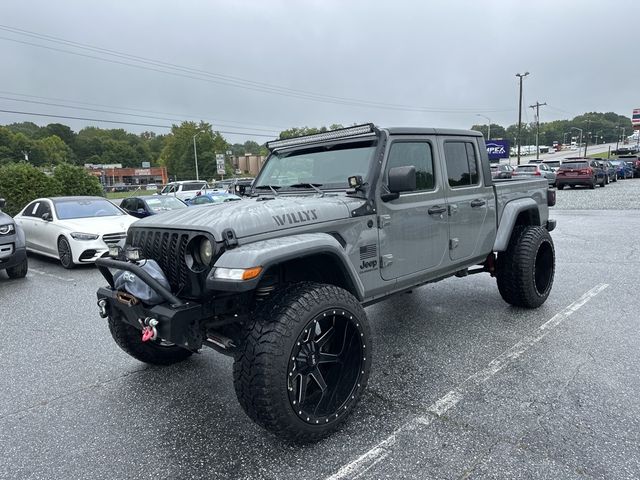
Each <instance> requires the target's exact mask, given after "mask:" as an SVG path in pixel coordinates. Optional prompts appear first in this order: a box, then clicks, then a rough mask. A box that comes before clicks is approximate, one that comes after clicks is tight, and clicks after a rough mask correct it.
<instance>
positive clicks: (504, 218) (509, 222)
mask: <svg viewBox="0 0 640 480" xmlns="http://www.w3.org/2000/svg"><path fill="white" fill-rule="evenodd" d="M530 210H534V211H535V213H536V216H537V217H538V225H540V220H539V219H540V210H539V208H538V204H537V203H536V201H535V200H534V199H533V198H518V199H516V200H512V201H511V202H509V203H507V204H506V205H505V206H504V209H503V210H502V215H501V217H500V222H499V224H498V231H497V233H496V240H495V242H494V244H493V251H494V252H504V251H505V250H506V249H507V247H508V246H509V240H510V239H511V233H513V228H514V227H515V225H516V220H517V219H518V216H519V215H520V214H521V213H522V212H527V211H530Z"/></svg>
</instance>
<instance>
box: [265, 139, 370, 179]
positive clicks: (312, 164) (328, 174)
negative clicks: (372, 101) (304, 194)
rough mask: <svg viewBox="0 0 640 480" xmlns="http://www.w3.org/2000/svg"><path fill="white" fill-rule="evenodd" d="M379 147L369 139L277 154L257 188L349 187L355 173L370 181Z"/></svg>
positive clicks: (272, 158) (266, 165)
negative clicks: (372, 166) (370, 170)
mask: <svg viewBox="0 0 640 480" xmlns="http://www.w3.org/2000/svg"><path fill="white" fill-rule="evenodd" d="M375 148H376V142H375V141H367V142H358V143H347V144H338V145H332V146H323V147H315V148H308V149H305V150H295V151H292V152H283V153H274V154H272V155H271V156H270V157H269V160H268V161H267V163H266V164H265V166H264V168H263V169H262V172H261V173H260V177H259V178H258V180H256V182H255V184H254V188H256V187H260V186H266V185H271V186H276V187H283V188H286V187H289V186H291V185H296V184H309V183H313V184H316V185H321V186H322V187H324V188H348V187H349V185H348V182H347V179H348V178H349V177H352V176H354V175H360V176H362V178H363V179H364V180H365V182H366V180H367V179H366V177H367V174H368V172H369V164H370V162H371V159H372V157H373V153H374V151H375Z"/></svg>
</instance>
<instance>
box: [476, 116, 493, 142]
mask: <svg viewBox="0 0 640 480" xmlns="http://www.w3.org/2000/svg"><path fill="white" fill-rule="evenodd" d="M476 115H477V116H478V117H483V118H486V119H487V120H488V121H489V127H488V129H487V140H491V119H490V118H489V117H487V116H486V115H482V114H481V113H476Z"/></svg>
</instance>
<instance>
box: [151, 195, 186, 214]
mask: <svg viewBox="0 0 640 480" xmlns="http://www.w3.org/2000/svg"><path fill="white" fill-rule="evenodd" d="M146 202H147V206H148V207H149V209H151V210H153V211H154V212H160V211H162V210H175V209H177V208H187V206H186V205H185V204H184V202H181V201H180V200H178V199H177V198H176V197H161V196H155V195H154V196H153V197H149V198H147V199H146Z"/></svg>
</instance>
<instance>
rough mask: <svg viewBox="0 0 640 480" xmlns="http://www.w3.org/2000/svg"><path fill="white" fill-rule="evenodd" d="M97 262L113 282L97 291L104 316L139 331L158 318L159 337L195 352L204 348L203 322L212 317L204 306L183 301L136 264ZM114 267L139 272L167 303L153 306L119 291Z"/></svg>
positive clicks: (101, 312)
mask: <svg viewBox="0 0 640 480" xmlns="http://www.w3.org/2000/svg"><path fill="white" fill-rule="evenodd" d="M96 265H97V266H98V269H99V270H100V273H102V275H103V276H104V278H105V279H106V280H107V282H108V283H109V286H108V287H101V288H99V289H98V292H97V297H98V307H99V309H100V315H101V316H103V317H112V318H116V319H119V320H121V321H123V322H125V323H128V324H129V325H132V326H133V327H136V328H138V329H139V330H142V329H143V327H145V326H148V325H149V322H150V320H152V319H154V320H156V321H157V324H156V326H155V328H156V330H157V337H158V338H159V339H162V340H165V341H168V342H171V343H174V344H176V345H179V346H181V347H184V348H187V349H189V350H193V351H195V350H198V349H200V348H201V347H202V342H203V335H202V329H201V321H202V320H203V319H204V318H205V317H207V316H208V315H207V313H206V312H205V310H206V309H205V308H204V307H203V305H201V304H200V303H197V302H191V301H188V302H187V301H182V300H180V299H179V298H177V297H176V296H175V295H173V293H171V292H170V291H169V290H167V289H166V288H164V287H163V286H162V285H161V284H160V283H159V282H158V281H157V280H156V279H155V278H153V277H152V276H151V275H149V274H148V273H147V272H146V271H145V270H143V269H142V268H140V267H139V266H138V265H136V264H135V263H131V262H124V261H120V260H114V259H111V258H100V259H98V260H96ZM110 268H113V269H117V270H126V271H129V272H131V273H133V274H135V275H136V276H138V278H140V279H141V280H143V281H144V282H145V283H146V284H147V285H149V286H150V287H151V288H153V289H154V290H155V291H156V292H157V293H158V294H159V295H160V296H161V297H162V298H163V299H164V300H165V302H164V303H161V304H158V305H153V306H150V305H144V304H143V303H142V302H140V301H139V300H138V299H136V298H135V297H132V296H131V295H129V294H127V293H126V292H121V291H118V290H116V289H115V285H114V281H113V275H112V274H111V271H110V270H109V269H110ZM209 315H210V313H209Z"/></svg>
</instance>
